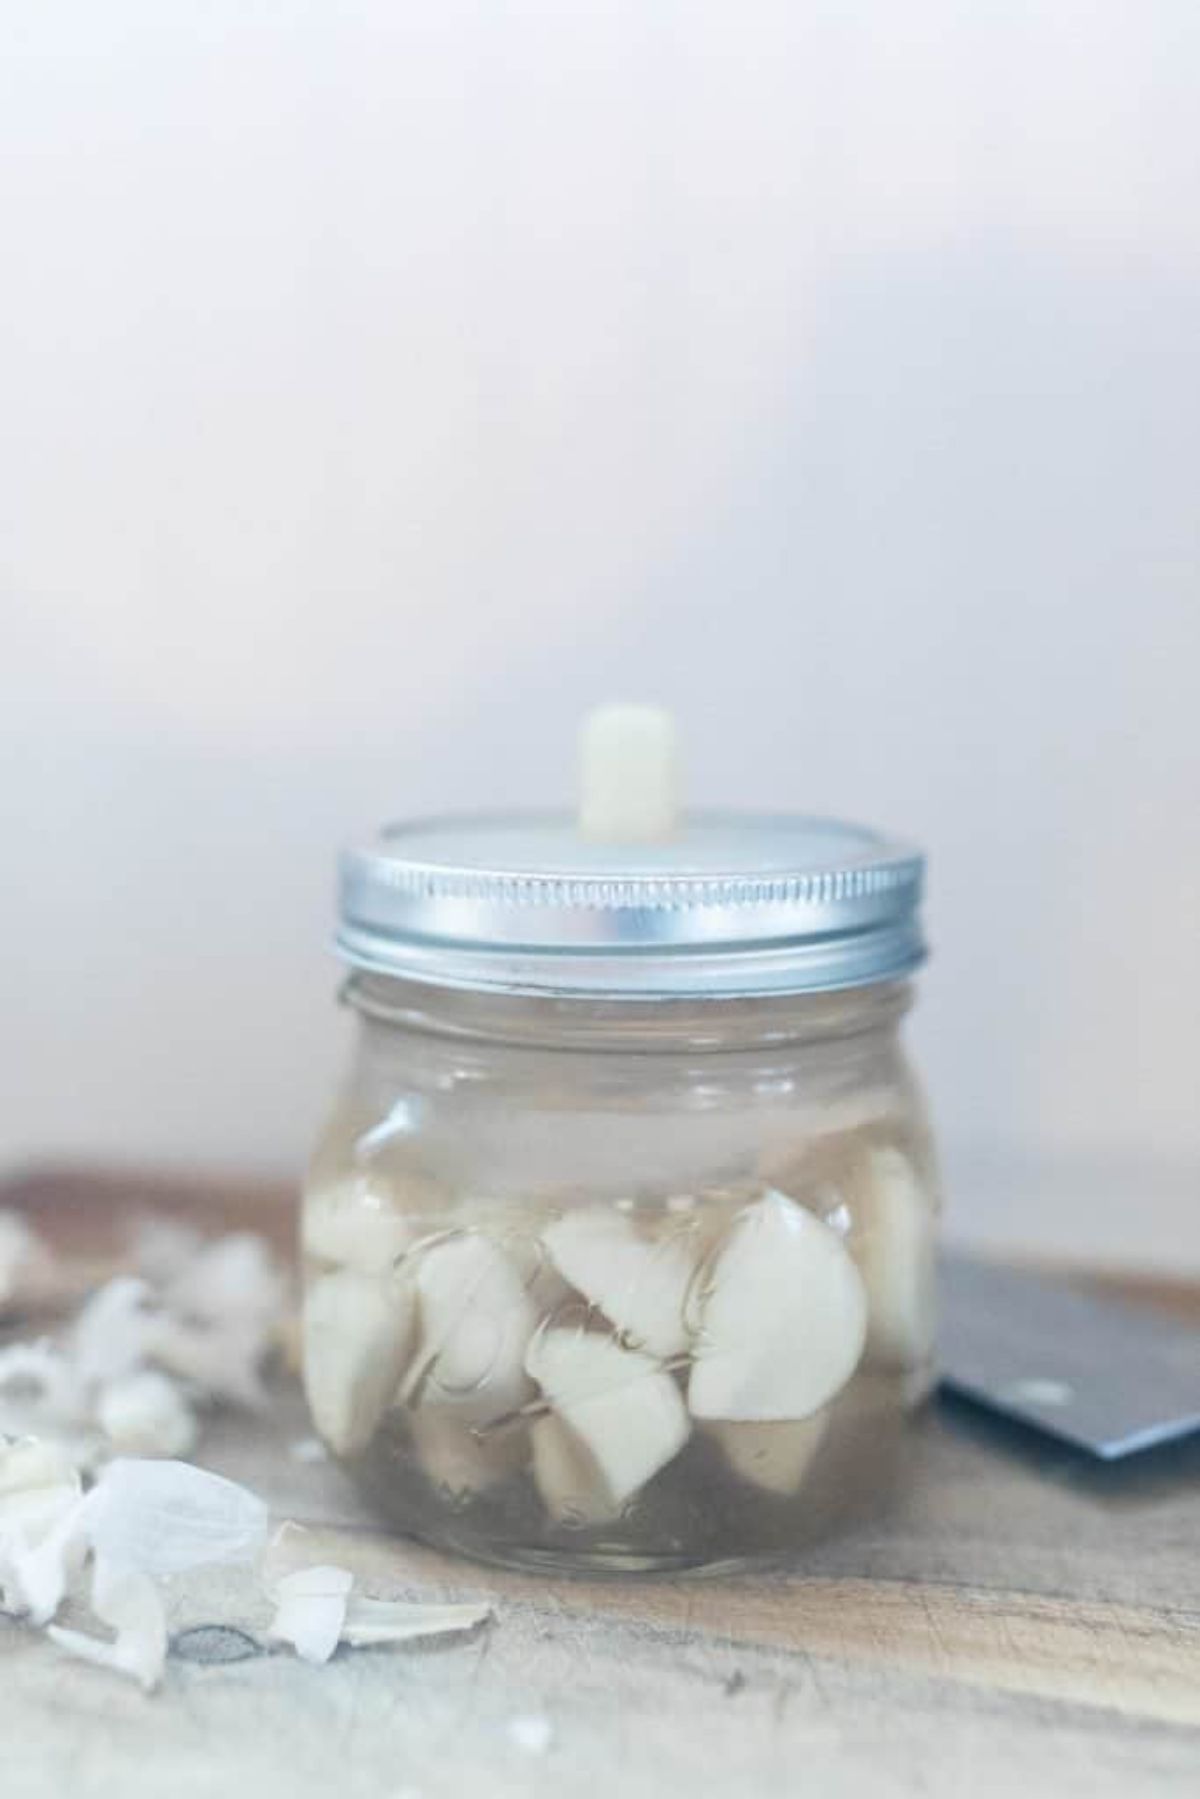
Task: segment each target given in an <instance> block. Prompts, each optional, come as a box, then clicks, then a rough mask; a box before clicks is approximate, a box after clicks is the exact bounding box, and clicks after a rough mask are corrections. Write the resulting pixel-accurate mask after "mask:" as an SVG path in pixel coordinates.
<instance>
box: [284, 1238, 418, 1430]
mask: <svg viewBox="0 0 1200 1799" xmlns="http://www.w3.org/2000/svg"><path fill="white" fill-rule="evenodd" d="M415 1328H416V1308H415V1306H414V1303H413V1296H412V1289H411V1287H410V1286H409V1285H408V1283H407V1282H406V1281H402V1280H399V1279H390V1280H387V1279H378V1278H374V1277H372V1276H368V1275H365V1274H358V1273H356V1272H355V1271H354V1270H353V1269H349V1268H343V1269H339V1270H338V1272H337V1273H336V1274H323V1275H321V1276H320V1277H319V1278H318V1279H317V1280H315V1281H314V1282H313V1283H312V1285H311V1287H310V1288H309V1290H308V1294H307V1297H306V1299H305V1302H304V1389H305V1392H306V1393H307V1395H308V1404H309V1410H310V1411H311V1412H312V1417H313V1423H314V1424H315V1425H316V1427H317V1430H318V1432H319V1433H320V1435H321V1436H322V1437H323V1438H324V1440H325V1442H326V1443H328V1445H329V1447H330V1449H332V1450H333V1452H334V1454H335V1455H354V1454H356V1453H357V1452H358V1451H359V1450H360V1449H365V1448H366V1446H367V1444H368V1443H369V1442H370V1440H371V1438H372V1436H373V1435H374V1433H375V1430H376V1427H377V1426H378V1424H379V1421H380V1419H381V1418H382V1417H383V1414H384V1413H385V1412H386V1411H387V1409H388V1406H389V1405H390V1404H391V1401H392V1398H393V1396H394V1394H395V1391H396V1385H397V1382H398V1381H399V1379H400V1376H401V1374H402V1373H403V1372H404V1368H405V1365H406V1363H407V1361H408V1358H409V1354H410V1352H411V1350H412V1345H413V1338H414V1335H415Z"/></svg>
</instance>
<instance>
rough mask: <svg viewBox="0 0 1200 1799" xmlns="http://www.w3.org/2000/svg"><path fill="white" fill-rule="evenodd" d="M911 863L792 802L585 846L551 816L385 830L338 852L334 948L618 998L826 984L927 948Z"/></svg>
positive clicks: (372, 961)
mask: <svg viewBox="0 0 1200 1799" xmlns="http://www.w3.org/2000/svg"><path fill="white" fill-rule="evenodd" d="M924 866H925V859H924V857H923V855H922V854H921V852H920V851H918V850H917V849H915V848H914V847H913V846H911V845H910V844H908V843H905V842H903V841H901V840H899V839H896V838H891V837H887V836H884V835H883V834H881V833H879V832H877V831H873V830H870V829H868V828H867V827H864V826H861V825H856V824H852V823H850V822H848V821H845V820H840V819H827V818H813V817H809V816H805V815H798V814H763V813H738V812H717V811H706V812H698V813H692V814H689V815H688V816H687V817H686V818H685V819H684V820H683V821H681V825H680V828H679V830H678V831H677V832H676V833H674V834H673V836H672V837H671V838H670V839H669V840H667V841H666V842H664V843H656V844H618V845H612V844H599V843H591V842H589V841H588V840H586V839H585V838H583V837H581V836H580V834H579V832H578V830H577V829H576V827H575V823H574V820H573V819H570V818H569V817H567V816H566V815H562V814H554V813H507V814H504V813H493V814H476V815H465V816H460V817H449V818H436V819H429V820H417V821H412V822H408V823H401V824H396V825H391V826H385V827H384V829H383V830H382V831H380V832H379V833H378V834H376V836H374V837H373V838H371V839H369V840H368V841H367V842H365V843H362V844H359V845H355V846H352V847H351V848H349V849H347V850H346V851H345V852H344V853H343V856H342V859H341V888H340V923H339V928H338V933H337V948H338V952H339V954H340V955H341V956H342V958H343V959H344V960H345V961H346V962H347V963H349V964H350V965H351V966H352V967H354V968H358V969H361V970H364V971H366V972H369V973H375V974H387V975H396V976H400V977H402V978H406V979H410V980H416V981H420V982H422V983H424V984H426V985H429V986H445V987H452V988H459V989H471V990H478V991H490V992H504V993H514V994H529V995H559V996H565V995H585V996H586V995H591V996H597V995H604V994H609V995H612V996H613V997H621V998H632V999H647V1000H656V999H667V998H681V997H693V998H703V997H711V998H720V997H729V998H734V997H736V998H749V997H754V996H756V995H761V994H768V993H805V992H831V991H835V990H837V989H840V988H846V987H856V986H866V985H871V984H874V983H876V982H880V981H887V980H892V979H896V978H899V977H902V976H904V975H907V974H910V973H911V972H912V971H913V970H914V969H915V968H916V967H918V966H919V964H920V963H921V962H922V961H923V960H924V956H925V945H924V940H923V937H922V932H921V923H920V911H919V908H920V900H921V893H922V886H923V877H924Z"/></svg>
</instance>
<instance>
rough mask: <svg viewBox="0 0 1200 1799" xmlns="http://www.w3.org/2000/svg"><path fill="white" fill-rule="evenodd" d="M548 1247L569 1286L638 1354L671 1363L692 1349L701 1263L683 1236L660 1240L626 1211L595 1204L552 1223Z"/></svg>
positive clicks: (544, 1237)
mask: <svg viewBox="0 0 1200 1799" xmlns="http://www.w3.org/2000/svg"><path fill="white" fill-rule="evenodd" d="M542 1241H543V1243H544V1244H545V1246H546V1248H547V1250H548V1251H549V1252H550V1255H551V1257H552V1258H553V1261H554V1265H555V1267H556V1268H557V1269H558V1271H559V1273H560V1274H561V1275H562V1276H563V1278H564V1280H566V1281H568V1282H569V1283H570V1284H571V1286H573V1287H577V1288H578V1289H579V1291H580V1292H581V1293H582V1294H584V1296H585V1297H586V1298H587V1299H589V1300H590V1301H591V1302H592V1304H593V1305H594V1306H596V1307H598V1308H599V1310H600V1311H601V1312H603V1313H604V1316H605V1317H606V1318H607V1319H608V1320H609V1321H610V1323H612V1324H613V1325H615V1326H616V1328H617V1330H618V1331H620V1332H621V1335H622V1336H623V1337H624V1338H625V1339H626V1341H627V1342H629V1343H630V1344H631V1345H632V1346H633V1348H635V1349H644V1350H646V1351H647V1352H648V1353H649V1354H651V1355H655V1356H664V1357H665V1356H670V1355H676V1354H678V1352H679V1351H680V1350H682V1349H685V1348H686V1347H687V1344H688V1331H687V1326H686V1324H685V1322H684V1308H685V1304H686V1300H687V1294H688V1288H689V1287H690V1286H691V1282H692V1277H693V1275H694V1274H695V1266H696V1265H695V1262H694V1260H693V1257H692V1255H691V1253H690V1252H689V1250H688V1248H687V1246H686V1244H685V1243H684V1241H683V1239H682V1236H681V1235H674V1236H664V1237H660V1238H659V1239H658V1240H657V1241H654V1240H652V1239H648V1238H646V1237H643V1236H641V1235H640V1233H639V1232H638V1229H637V1227H636V1225H635V1224H634V1223H633V1221H632V1219H630V1218H628V1217H625V1216H623V1215H622V1214H621V1213H620V1212H615V1211H611V1210H609V1209H608V1208H607V1207H600V1206H589V1207H588V1208H587V1209H586V1210H584V1211H577V1212H568V1213H567V1214H566V1216H565V1217H563V1218H559V1219H557V1220H556V1221H555V1222H554V1223H553V1224H551V1225H548V1226H547V1227H546V1229H545V1230H544V1231H543V1232H542Z"/></svg>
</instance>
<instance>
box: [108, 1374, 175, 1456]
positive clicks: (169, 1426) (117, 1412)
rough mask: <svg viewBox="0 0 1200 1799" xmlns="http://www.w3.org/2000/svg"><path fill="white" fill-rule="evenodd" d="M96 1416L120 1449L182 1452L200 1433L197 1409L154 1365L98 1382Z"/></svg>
mask: <svg viewBox="0 0 1200 1799" xmlns="http://www.w3.org/2000/svg"><path fill="white" fill-rule="evenodd" d="M96 1422H97V1424H98V1425H99V1426H100V1428H101V1430H102V1431H103V1432H104V1434H105V1436H106V1437H107V1438H108V1440H109V1442H110V1443H111V1445H112V1447H113V1448H114V1449H115V1450H116V1451H117V1453H118V1454H119V1455H146V1456H155V1455H162V1456H186V1455H188V1454H190V1452H191V1451H192V1449H194V1448H195V1445H196V1438H197V1435H198V1429H197V1425H196V1415H195V1413H194V1412H193V1411H192V1408H191V1406H189V1405H188V1403H187V1400H186V1399H185V1398H184V1397H183V1394H182V1392H181V1391H180V1389H179V1387H178V1385H177V1384H176V1383H175V1382H174V1381H173V1380H172V1379H171V1378H170V1376H169V1375H166V1374H160V1373H159V1371H158V1370H157V1369H155V1368H143V1369H140V1370H139V1371H138V1372H137V1373H136V1374H126V1375H124V1376H122V1378H121V1379H120V1380H114V1381H110V1382H109V1383H108V1385H107V1386H106V1387H102V1388H101V1390H100V1397H99V1399H98V1400H97V1401H96Z"/></svg>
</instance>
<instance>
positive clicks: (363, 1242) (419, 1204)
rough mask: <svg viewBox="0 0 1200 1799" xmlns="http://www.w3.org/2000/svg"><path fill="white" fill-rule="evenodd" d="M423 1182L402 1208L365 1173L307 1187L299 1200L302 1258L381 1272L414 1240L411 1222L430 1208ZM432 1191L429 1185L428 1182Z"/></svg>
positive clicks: (372, 1272) (419, 1183)
mask: <svg viewBox="0 0 1200 1799" xmlns="http://www.w3.org/2000/svg"><path fill="white" fill-rule="evenodd" d="M424 1185H425V1183H423V1182H419V1181H414V1182H413V1183H412V1188H413V1191H412V1193H411V1198H412V1201H413V1204H412V1205H411V1206H409V1205H408V1204H407V1203H406V1204H405V1206H404V1207H403V1209H401V1208H400V1207H399V1206H398V1205H397V1204H396V1202H395V1200H394V1199H393V1198H392V1197H391V1195H390V1194H389V1193H387V1192H385V1191H384V1189H383V1188H382V1187H381V1186H380V1184H379V1183H378V1182H373V1181H372V1179H371V1177H370V1176H369V1175H365V1174H359V1175H353V1176H352V1177H351V1178H350V1179H349V1180H345V1181H337V1182H335V1183H334V1184H333V1185H331V1186H316V1187H311V1188H310V1189H309V1190H308V1191H307V1192H306V1194H305V1196H304V1205H303V1208H302V1212H301V1224H300V1241H301V1247H302V1248H303V1251H304V1254H305V1255H306V1256H311V1257H312V1258H313V1260H314V1261H318V1262H330V1263H332V1264H333V1265H334V1266H335V1267H338V1268H353V1269H355V1270H356V1272H357V1273H359V1274H386V1273H387V1272H388V1270H389V1269H390V1268H393V1267H394V1266H395V1264H396V1263H397V1262H398V1261H399V1259H400V1257H401V1256H402V1255H403V1254H404V1252H405V1250H406V1249H408V1247H409V1245H410V1243H411V1242H412V1240H413V1236H414V1232H415V1228H419V1227H414V1224H413V1222H412V1221H413V1219H414V1218H415V1217H420V1215H421V1212H422V1211H423V1210H428V1209H429V1201H428V1196H427V1195H426V1194H425V1193H424V1192H423V1188H424ZM429 1185H430V1187H432V1182H431V1183H429Z"/></svg>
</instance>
